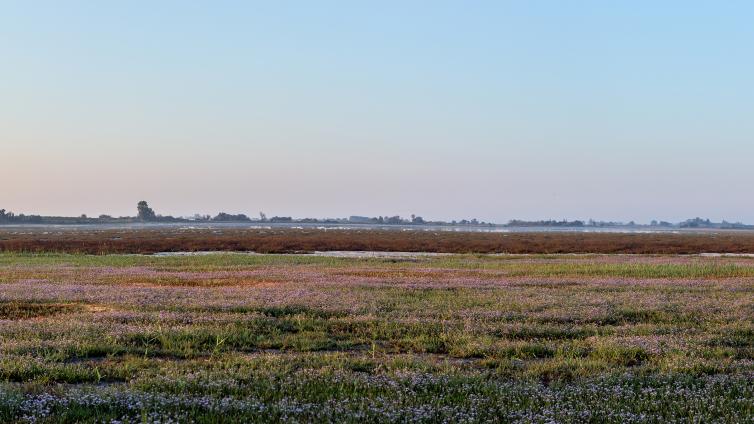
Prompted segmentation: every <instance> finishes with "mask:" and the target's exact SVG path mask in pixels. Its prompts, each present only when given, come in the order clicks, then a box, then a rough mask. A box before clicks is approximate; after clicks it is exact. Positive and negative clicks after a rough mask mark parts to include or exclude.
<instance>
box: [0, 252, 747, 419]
mask: <svg viewBox="0 0 754 424" xmlns="http://www.w3.org/2000/svg"><path fill="white" fill-rule="evenodd" d="M752 269H754V267H752V266H750V265H749V262H748V261H747V260H741V259H737V258H736V259H730V258H679V257H657V256H653V257H631V258H626V257H605V256H594V255H589V256H479V255H473V256H472V255H469V256H441V257H429V258H418V259H416V260H414V261H394V260H389V259H375V258H373V259H344V258H325V257H316V256H306V255H292V256H284V255H268V256H267V255H265V256H261V255H253V256H252V255H233V254H221V255H208V256H191V257H154V256H84V255H81V256H78V255H58V254H45V255H23V254H3V255H0V281H2V282H3V284H0V299H2V300H1V301H0V328H1V329H2V331H0V422H14V421H20V420H21V417H23V416H24V415H31V416H36V417H41V416H42V414H43V413H47V412H45V411H49V415H48V418H47V420H48V422H101V421H102V420H109V419H115V420H123V421H130V422H137V421H138V422H143V421H146V422H150V421H156V420H158V419H162V420H164V419H168V418H169V419H173V420H174V421H179V422H270V421H272V422H276V421H279V422H289V421H299V422H301V421H303V422H307V421H328V420H329V421H338V422H356V421H359V422H364V421H368V422H382V421H390V422H406V421H420V422H446V421H449V422H457V421H464V420H465V421H469V422H485V421H488V422H507V421H512V422H548V421H560V422H585V421H586V422H616V423H617V422H632V421H634V422H646V421H650V422H654V421H670V422H674V421H692V422H710V421H715V420H717V421H722V422H747V421H751V420H752V419H754V410H753V407H752V405H754V383H752V382H753V381H754V378H752V377H754V365H753V364H754V344H753V343H752V340H754V327H752V325H750V323H751V322H754V296H753V295H754V278H753V277H752V276H751V275H750V273H751V270H752ZM648 417H649V418H648ZM43 422H44V420H43Z"/></svg>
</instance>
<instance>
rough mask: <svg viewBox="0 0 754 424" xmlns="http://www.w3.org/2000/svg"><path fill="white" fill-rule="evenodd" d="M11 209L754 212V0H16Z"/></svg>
mask: <svg viewBox="0 0 754 424" xmlns="http://www.w3.org/2000/svg"><path fill="white" fill-rule="evenodd" d="M0 8H1V9H0V57H2V61H3V66H2V67H0V181H2V188H1V189H0V208H4V209H7V210H12V211H14V212H16V213H26V214H32V213H33V214H43V215H67V216H77V215H80V214H82V213H85V214H87V215H89V216H97V215H99V214H110V215H114V216H120V215H129V216H133V215H135V213H136V202H137V201H139V200H146V201H148V202H149V204H150V206H152V207H153V208H154V209H155V211H156V212H157V213H161V214H163V215H175V216H186V215H193V214H194V213H202V214H205V213H206V214H212V215H214V214H216V213H218V212H220V211H224V212H228V213H246V214H248V215H249V216H252V217H254V216H256V215H257V214H258V212H259V211H264V212H265V213H267V215H268V216H273V215H281V216H294V217H298V218H303V217H317V218H324V217H347V216H349V215H367V216H377V215H402V216H408V215H410V214H412V213H414V214H417V215H420V216H423V217H425V218H427V219H443V220H451V219H464V218H467V219H471V218H477V219H480V220H484V221H491V222H499V223H504V222H507V221H508V220H510V219H531V220H537V219H589V218H593V219H597V220H614V221H630V220H635V221H637V222H641V223H646V222H649V221H650V220H652V219H657V220H666V221H673V222H677V221H680V220H683V219H687V218H693V217H696V216H699V217H703V218H710V219H712V220H713V221H721V220H723V219H725V220H728V221H743V222H747V223H754V195H752V189H751V187H752V186H753V185H754V166H752V158H754V139H753V136H754V119H752V117H754V43H752V40H754V25H752V24H751V23H752V22H753V21H754V3H751V2H745V1H731V2H712V1H709V2H702V1H690V2H689V1H666V2H652V1H637V2H624V3H621V2H603V1H574V2H558V1H532V2H523V1H520V2H507V1H471V2H445V1H432V2H430V1H415V2H405V1H401V2H398V1H386V2H338V1H318V2H303V1H300V2H299V1H293V2H234V1H219V2H197V3H191V2H178V1H165V2H146V1H133V2H124V3H113V2H94V1H71V2H52V1H40V2H32V3H30V2H19V1H11V2H4V4H2V5H1V6H0Z"/></svg>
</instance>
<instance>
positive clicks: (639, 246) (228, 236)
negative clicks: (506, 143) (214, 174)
mask: <svg viewBox="0 0 754 424" xmlns="http://www.w3.org/2000/svg"><path fill="white" fill-rule="evenodd" d="M333 250H337V251H354V250H363V251H392V252H400V251H402V252H444V253H515V254H524V253H533V254H540V253H634V254H697V253H705V252H713V253H752V254H754V231H732V230H720V231H703V232H692V231H687V232H679V233H672V232H658V233H589V232H531V233H522V232H511V233H484V232H453V231H430V230H422V229H406V228H403V229H393V230H385V229H363V230H354V229H349V230H343V229H329V230H325V229H316V228H309V229H296V228H269V229H260V228H247V229H240V228H214V229H210V228H187V227H175V226H163V227H156V228H138V227H134V228H122V229H99V228H98V227H95V226H92V227H91V228H88V227H85V226H81V227H76V228H75V229H70V228H66V227H65V226H58V227H54V226H53V227H28V228H19V227H15V228H14V227H0V252H58V253H88V254H108V253H157V252H181V251H251V252H258V253H305V252H315V251H333Z"/></svg>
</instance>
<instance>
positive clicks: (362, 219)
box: [0, 200, 754, 229]
mask: <svg viewBox="0 0 754 424" xmlns="http://www.w3.org/2000/svg"><path fill="white" fill-rule="evenodd" d="M134 222H155V223H180V222H186V223H189V222H264V223H272V224H287V223H301V224H370V225H436V226H488V227H492V226H499V227H562V228H580V227H641V228H643V227H655V228H663V227H664V228H713V229H754V225H746V224H742V223H740V222H735V223H731V222H728V221H722V222H712V221H711V220H710V219H702V218H698V217H697V218H693V219H688V220H686V221H683V222H680V223H675V224H674V223H671V222H667V221H657V220H652V222H651V223H650V224H649V225H641V224H636V223H635V222H634V221H629V222H628V223H623V222H614V221H595V220H593V219H590V220H588V221H586V222H584V221H581V220H573V221H569V220H566V219H563V220H560V221H557V220H553V219H550V220H539V221H526V220H520V219H514V220H511V221H509V222H508V223H507V224H504V225H497V224H492V223H488V222H484V221H479V220H477V219H476V218H472V219H461V220H458V221H456V220H453V221H450V222H448V221H429V220H425V219H424V218H422V217H421V216H418V215H414V214H412V215H411V216H410V217H408V218H403V217H401V216H399V215H393V216H387V215H385V216H382V215H380V216H376V217H367V216H359V215H352V216H350V217H348V218H300V219H294V218H293V217H290V216H273V217H272V218H268V217H267V215H266V214H265V213H264V212H259V218H257V219H252V218H250V217H249V216H247V215H245V214H243V213H239V214H230V213H226V212H219V213H218V214H217V215H215V216H211V215H200V214H196V215H194V216H192V217H188V218H185V217H184V218H181V217H179V218H177V217H173V216H170V215H160V214H158V213H156V212H155V211H154V209H152V208H151V207H150V206H149V204H148V203H147V202H146V201H145V200H141V201H139V202H138V203H137V204H136V216H135V217H130V216H121V217H118V218H116V217H113V216H110V215H105V214H103V215H99V216H98V217H97V218H90V217H87V216H86V215H85V214H82V215H80V216H77V217H65V216H41V215H24V214H15V213H13V212H10V211H7V210H5V209H0V224H109V223H121V224H122V223H134Z"/></svg>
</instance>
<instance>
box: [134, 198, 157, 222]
mask: <svg viewBox="0 0 754 424" xmlns="http://www.w3.org/2000/svg"><path fill="white" fill-rule="evenodd" d="M136 210H138V211H139V214H138V217H139V219H140V220H142V221H154V219H155V218H156V216H155V214H154V211H153V210H152V208H150V207H149V205H148V204H147V202H145V201H144V200H142V201H141V202H139V203H138V204H137V205H136Z"/></svg>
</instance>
